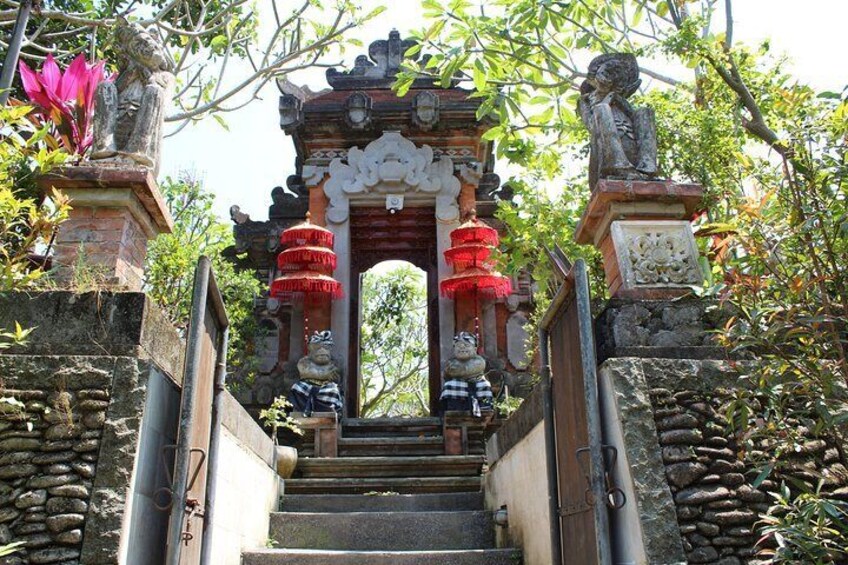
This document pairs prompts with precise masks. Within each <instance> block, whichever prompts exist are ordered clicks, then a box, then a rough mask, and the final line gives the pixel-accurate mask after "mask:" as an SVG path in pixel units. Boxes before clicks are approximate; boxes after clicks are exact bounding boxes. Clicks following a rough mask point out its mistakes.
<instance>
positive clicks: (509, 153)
mask: <svg viewBox="0 0 848 565" xmlns="http://www.w3.org/2000/svg"><path fill="white" fill-rule="evenodd" d="M424 6H425V9H426V16H427V19H428V21H427V22H426V27H425V28H424V29H423V30H421V31H420V32H419V37H420V39H421V40H422V47H421V49H422V50H424V51H429V52H434V53H435V55H434V56H433V57H432V58H431V59H429V60H428V61H424V62H422V66H421V68H417V69H410V71H409V72H408V73H406V74H404V75H403V76H401V77H400V79H399V81H398V83H397V85H396V86H397V88H398V89H399V90H400V91H403V90H405V89H406V88H408V87H409V86H410V84H411V82H410V79H411V78H412V76H413V74H414V72H425V73H431V74H433V75H434V76H437V77H440V78H441V80H442V83H443V85H447V84H448V83H449V82H450V80H451V79H452V78H453V77H455V76H459V77H461V78H464V79H466V80H467V81H468V83H470V84H472V85H473V87H474V89H475V92H474V94H473V96H476V97H479V98H480V99H481V101H482V104H481V106H480V110H479V112H478V117H480V118H485V119H489V120H491V121H492V128H491V129H490V130H489V131H488V133H487V134H486V137H487V138H488V139H491V140H492V141H494V142H495V143H496V151H497V154H498V156H499V157H502V158H505V159H507V160H509V161H511V162H513V163H516V164H519V165H521V166H523V168H524V171H525V172H524V173H523V174H522V175H521V178H520V179H519V180H518V182H517V183H516V187H517V191H516V193H517V198H516V202H515V204H514V205H513V206H505V207H504V208H503V209H502V210H501V212H500V213H501V217H502V218H503V219H504V220H505V221H506V223H507V225H508V227H509V230H510V234H509V236H508V238H505V243H506V244H507V245H508V247H509V253H507V256H510V255H511V256H512V259H511V264H510V266H511V267H513V268H518V267H524V266H530V267H531V268H532V269H533V270H534V274H535V275H536V276H537V278H539V279H544V278H545V277H546V272H545V271H544V269H543V268H540V267H539V266H540V265H542V264H544V262H545V259H544V257H543V256H542V255H541V253H540V249H541V248H540V246H539V243H552V242H559V243H560V244H561V245H563V246H564V247H566V251H567V252H569V253H571V254H572V255H575V256H577V255H586V254H589V255H593V257H595V265H598V263H597V259H596V256H594V252H593V251H591V250H590V251H586V250H579V249H577V248H576V246H574V245H573V244H571V243H570V242H571V241H572V237H573V233H574V227H575V224H576V221H577V219H578V214H579V211H581V210H582V208H583V206H584V202H585V200H586V199H587V198H588V187H587V183H586V180H585V179H586V176H587V175H586V172H585V165H586V156H587V153H588V148H587V141H588V136H587V133H586V132H585V130H584V128H583V126H582V124H581V123H580V122H579V120H578V118H577V116H576V114H575V105H576V101H577V99H578V96H579V92H578V87H579V84H580V82H581V81H582V79H583V78H584V74H583V73H584V70H585V69H586V67H587V66H588V62H589V60H590V59H591V57H592V56H593V55H596V54H599V53H602V52H611V51H623V52H632V53H635V54H636V55H637V56H638V57H639V58H640V61H641V63H642V66H643V79H644V78H648V79H651V80H650V81H649V83H650V84H651V85H653V86H656V88H653V89H650V90H643V91H642V92H641V93H639V95H638V96H637V98H638V99H637V100H636V103H637V104H649V105H651V106H653V107H654V108H655V110H656V113H657V118H658V136H659V150H660V166H661V169H662V174H663V175H664V176H666V177H668V178H677V179H681V180H693V181H695V182H698V183H700V184H702V185H703V186H704V188H705V189H706V192H707V196H706V199H705V202H704V210H703V212H702V213H701V215H700V216H699V218H697V223H696V227H697V229H698V232H697V235H700V236H702V237H701V238H700V245H701V248H702V251H703V253H704V255H705V256H707V257H709V258H710V259H711V263H712V267H711V268H707V271H708V272H707V274H708V279H709V280H708V284H707V285H706V287H705V288H704V289H703V291H702V292H703V293H704V294H707V295H712V296H715V297H718V298H720V299H722V300H724V301H729V302H731V303H732V304H733V306H734V311H735V312H736V315H735V316H734V317H733V318H732V319H731V320H730V322H729V323H728V326H727V328H725V331H724V333H723V335H722V337H721V339H722V340H723V342H724V343H725V344H726V345H727V346H728V348H730V349H731V350H733V351H734V352H735V353H744V352H749V353H752V354H755V355H756V356H757V357H758V362H757V363H756V364H754V366H752V367H750V368H749V369H748V370H747V371H746V374H745V375H743V377H742V378H744V379H746V380H748V381H749V382H750V384H751V386H750V387H749V388H740V389H739V392H738V398H737V401H736V402H735V404H734V405H733V406H732V407H731V413H730V416H731V417H732V419H733V422H734V429H735V431H736V432H737V433H738V436H737V440H738V442H739V444H740V447H741V448H742V452H743V453H744V454H745V455H746V457H748V460H749V461H751V462H752V463H753V464H755V465H757V466H759V467H760V468H761V469H762V470H763V473H762V475H761V478H760V480H763V479H764V478H765V477H767V476H769V474H770V473H771V472H772V471H773V470H780V468H781V466H782V465H784V464H785V457H784V455H787V454H789V453H792V452H793V451H795V450H796V449H797V446H798V445H799V442H800V441H802V435H803V434H804V433H808V432H811V433H813V434H814V435H817V436H819V437H823V438H825V439H826V441H827V442H828V444H829V445H834V446H836V448H837V449H838V451H839V458H840V461H841V464H842V465H845V463H846V457H845V453H844V446H845V438H846V431H848V403H846V397H845V392H844V391H845V390H846V388H845V387H846V385H848V357H846V349H845V348H846V337H845V336H846V334H845V328H846V327H848V275H846V270H845V269H844V265H845V264H846V263H847V262H848V205H847V204H846V196H847V195H848V190H847V189H848V185H846V174H848V157H846V139H848V100H846V92H848V91H843V92H842V93H836V92H816V91H815V90H813V89H812V88H810V87H808V86H806V85H803V84H799V82H798V81H797V80H796V79H794V78H793V77H792V76H790V75H788V74H787V73H786V72H785V71H784V68H785V65H784V63H785V60H784V58H783V57H780V56H775V55H773V54H772V53H771V50H770V45H769V44H768V42H765V43H763V44H762V45H758V46H748V45H743V44H739V43H737V42H735V41H734V27H733V2H732V0H724V1H722V2H719V1H718V0H616V1H608V0H575V1H567V2H566V1H553V0H542V1H538V0H494V1H489V2H471V1H469V0H444V1H438V0H424ZM719 8H720V9H719ZM658 62H660V63H665V64H664V65H663V66H664V68H671V69H673V76H672V73H666V72H660V67H657V63H658ZM646 84H648V81H646ZM552 184H556V185H557V188H559V189H561V190H555V191H550V193H549V192H548V191H547V190H546V188H547V187H548V186H550V185H552ZM599 286H600V285H596V290H598V287H599ZM763 442H765V443H766V444H767V445H769V446H770V449H769V450H766V451H763V450H762V449H758V448H757V446H758V445H763ZM791 487H792V488H791V489H790V490H787V491H786V492H784V493H782V494H781V496H782V498H781V503H780V504H779V505H778V506H776V509H775V510H774V512H773V514H771V515H770V519H771V521H770V522H768V523H769V524H770V525H769V527H768V528H767V529H766V530H764V533H765V534H766V535H767V537H768V539H770V540H772V542H774V544H775V545H774V549H773V552H774V554H775V555H774V556H775V558H776V559H777V560H783V561H788V562H832V561H834V560H836V561H839V560H840V559H844V558H845V555H844V551H842V550H836V551H834V550H832V549H831V548H833V547H841V548H844V547H846V545H848V542H846V540H848V518H846V513H845V511H844V505H842V504H837V503H836V502H834V500H833V499H832V498H828V497H829V496H830V495H829V494H828V488H833V487H832V486H830V487H827V488H824V489H823V490H822V489H819V488H818V485H815V484H812V483H809V482H807V483H804V482H803V481H802V482H800V483H793V484H792V485H791ZM799 493H802V494H800V495H799ZM824 508H830V509H836V508H843V509H842V510H834V511H833V512H828V511H827V510H822V509H824ZM817 509H818V510H817ZM820 512H824V513H820ZM821 536H827V540H825V541H822V538H821ZM805 540H806V541H805ZM811 540H819V541H817V542H813V541H811Z"/></svg>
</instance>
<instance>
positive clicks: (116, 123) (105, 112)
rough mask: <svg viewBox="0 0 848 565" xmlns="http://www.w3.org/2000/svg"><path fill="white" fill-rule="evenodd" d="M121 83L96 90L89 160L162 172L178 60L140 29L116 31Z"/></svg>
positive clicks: (125, 27)
mask: <svg viewBox="0 0 848 565" xmlns="http://www.w3.org/2000/svg"><path fill="white" fill-rule="evenodd" d="M115 43H116V46H117V51H118V53H119V54H120V62H119V72H118V78H117V80H115V82H114V83H113V82H102V83H100V85H99V86H98V87H97V94H96V99H95V106H94V146H93V147H92V152H91V160H92V161H98V160H108V161H110V162H114V163H134V164H137V165H141V166H144V167H147V168H149V169H152V170H153V172H154V174H156V173H157V172H158V169H159V154H160V151H161V147H162V128H163V123H164V120H165V110H166V109H167V107H168V103H169V101H170V98H171V92H172V91H173V87H174V74H173V70H174V66H175V65H174V61H173V59H172V58H171V55H170V54H169V53H168V51H167V49H166V48H165V47H164V46H163V45H162V44H161V43H160V42H159V41H158V40H157V39H156V38H155V37H154V36H153V35H152V34H151V33H149V32H148V31H146V30H145V29H144V28H142V27H141V26H139V25H138V24H130V23H127V22H126V21H124V22H121V23H120V24H118V27H117V28H116V29H115Z"/></svg>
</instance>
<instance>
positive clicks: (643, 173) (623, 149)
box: [577, 53, 657, 189]
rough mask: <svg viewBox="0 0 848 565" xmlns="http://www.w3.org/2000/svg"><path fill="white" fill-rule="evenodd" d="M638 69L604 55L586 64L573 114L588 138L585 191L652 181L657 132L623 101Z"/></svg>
mask: <svg viewBox="0 0 848 565" xmlns="http://www.w3.org/2000/svg"><path fill="white" fill-rule="evenodd" d="M641 82H642V81H641V80H639V64H638V62H637V61H636V57H634V56H633V55H632V54H630V53H609V54H606V55H601V56H599V57H595V58H594V59H593V60H592V62H591V63H590V64H589V70H588V72H587V73H586V80H585V81H584V82H583V84H582V85H581V86H580V99H579V100H578V102H577V113H578V114H579V115H580V118H581V119H582V120H583V123H584V125H585V126H586V129H588V130H589V133H590V134H591V138H592V140H591V149H590V154H589V186H590V188H593V189H594V187H595V184H596V183H597V181H598V179H601V178H613V179H650V178H654V177H656V176H657V131H656V120H655V118H654V112H653V110H652V109H651V108H647V107H642V108H636V107H634V106H632V105H631V104H630V102H629V101H628V100H627V99H628V98H630V96H632V95H633V93H635V92H636V90H638V88H639V85H640V84H641Z"/></svg>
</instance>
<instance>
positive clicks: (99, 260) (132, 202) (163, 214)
mask: <svg viewBox="0 0 848 565" xmlns="http://www.w3.org/2000/svg"><path fill="white" fill-rule="evenodd" d="M39 185H40V186H41V187H42V189H45V190H46V189H48V188H50V187H53V188H55V189H56V190H58V191H60V192H61V193H63V194H65V195H66V196H67V197H68V199H69V200H70V205H71V208H72V209H71V212H70V215H69V218H68V219H67V220H66V221H65V222H64V223H63V224H62V225H61V226H60V227H59V231H58V234H57V236H56V241H55V242H54V249H55V256H54V258H53V264H54V265H55V266H56V267H57V276H58V278H59V280H62V281H65V282H72V281H74V280H75V279H76V280H77V282H80V281H82V280H85V281H86V282H87V283H88V284H92V285H97V286H107V287H122V288H126V289H129V290H141V287H142V282H143V275H144V260H145V258H146V256H147V242H148V241H149V240H151V239H153V238H154V237H156V236H157V235H158V234H160V233H170V232H171V230H172V228H173V223H172V221H171V217H170V215H169V213H168V210H167V208H166V207H165V204H164V202H163V200H162V197H161V195H160V194H159V189H158V187H157V186H156V181H155V180H154V179H153V176H152V174H151V173H150V172H149V171H148V170H147V169H143V168H114V167H66V168H62V169H59V170H57V171H55V172H53V173H51V174H49V175H45V176H43V177H41V178H40V179H39Z"/></svg>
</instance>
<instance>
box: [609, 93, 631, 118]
mask: <svg viewBox="0 0 848 565" xmlns="http://www.w3.org/2000/svg"><path fill="white" fill-rule="evenodd" d="M611 102H612V103H614V104H615V105H616V106H618V107H619V108H620V109H621V111H622V112H624V113H625V114H626V115H627V117H628V118H630V119H631V120H632V119H633V118H634V116H636V110H635V109H634V108H633V104H631V103H630V101H629V100H628V99H627V98H625V97H624V96H622V95H620V94H618V93H616V94H614V97H613V98H612V100H611Z"/></svg>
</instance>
